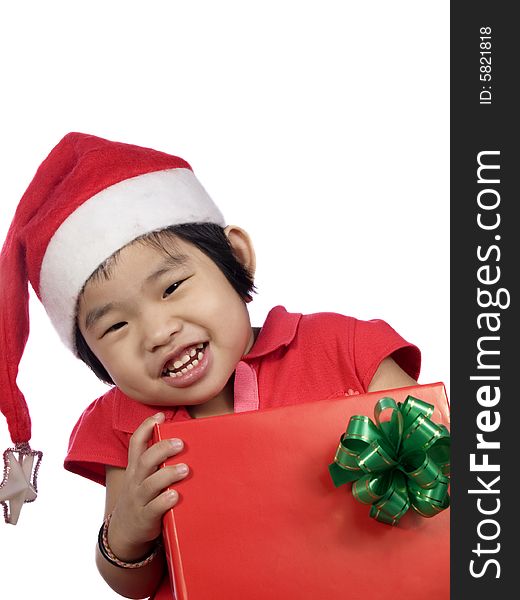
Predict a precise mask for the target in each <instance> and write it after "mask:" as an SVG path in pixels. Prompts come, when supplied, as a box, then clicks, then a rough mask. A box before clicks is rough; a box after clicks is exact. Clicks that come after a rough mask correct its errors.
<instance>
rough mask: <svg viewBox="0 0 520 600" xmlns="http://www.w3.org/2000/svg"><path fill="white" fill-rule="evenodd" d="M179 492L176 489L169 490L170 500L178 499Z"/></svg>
mask: <svg viewBox="0 0 520 600" xmlns="http://www.w3.org/2000/svg"><path fill="white" fill-rule="evenodd" d="M178 497H179V494H178V493H177V492H176V491H175V490H168V500H172V501H173V500H177V498H178Z"/></svg>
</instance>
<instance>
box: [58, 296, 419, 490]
mask: <svg viewBox="0 0 520 600" xmlns="http://www.w3.org/2000/svg"><path fill="white" fill-rule="evenodd" d="M390 355H391V356H392V357H393V359H394V360H395V361H396V362H397V364H399V366H400V367H401V368H402V369H403V370H404V371H406V372H407V373H408V374H409V375H410V376H411V377H413V378H414V379H417V378H418V376H419V369H420V352H419V350H418V348H417V347H416V346H414V345H412V344H410V343H408V342H407V341H405V340H404V339H403V338H402V337H401V336H400V335H399V334H398V333H397V332H396V331H394V330H393V329H392V328H391V327H390V326H389V325H388V324H387V323H385V322H384V321H381V320H372V321H360V320H358V319H354V318H352V317H346V316H343V315H338V314H335V313H316V314H311V315H302V314H299V313H288V312H287V311H286V310H285V309H284V308H283V307H282V306H277V307H275V308H273V309H272V310H271V311H270V312H269V314H268V316H267V319H266V321H265V323H264V326H263V327H262V329H261V331H260V333H259V335H258V337H257V339H256V342H255V343H254V345H253V347H252V348H251V351H250V352H249V354H247V355H246V356H244V357H243V358H242V360H241V361H240V362H239V363H238V365H237V369H236V373H235V412H241V411H243V410H256V409H261V408H268V407H275V406H284V405H288V404H298V403H303V402H312V401H314V400H325V399H329V398H336V397H338V396H344V395H350V394H357V393H364V392H366V391H367V388H368V385H369V383H370V381H371V379H372V377H373V375H374V373H375V372H376V370H377V368H378V366H379V364H380V363H381V361H382V360H383V359H384V358H386V357H388V356H390ZM158 410H161V411H162V412H164V413H165V415H166V420H184V419H189V418H190V415H189V413H188V411H187V410H186V408H185V407H183V406H181V407H176V408H172V409H170V410H167V409H165V408H164V407H159V409H158V408H157V407H153V406H148V405H145V404H140V403H139V402H136V401H134V400H132V399H130V398H128V397H127V396H125V395H124V394H123V393H122V392H121V391H120V390H119V389H118V388H112V389H111V390H110V391H109V392H107V393H106V394H105V395H104V396H102V397H101V398H98V399H97V400H95V401H94V402H93V403H92V404H91V405H90V406H89V407H88V408H87V409H86V410H85V412H84V413H83V414H82V416H81V418H80V419H79V421H78V423H77V424H76V426H75V427H74V430H73V432H72V434H71V438H70V443H69V450H68V454H67V457H66V459H65V468H66V469H68V470H69V471H72V472H73V473H78V474H79V475H83V476H84V477H88V478H89V479H92V480H93V481H97V482H98V483H102V484H104V482H105V465H111V466H115V467H122V468H124V467H126V465H127V455H128V442H129V439H130V436H131V434H132V433H133V432H134V431H135V430H136V428H137V427H138V426H139V425H140V424H141V423H142V422H143V421H144V419H146V418H147V417H150V416H152V415H154V414H155V413H156V412H157V411H158Z"/></svg>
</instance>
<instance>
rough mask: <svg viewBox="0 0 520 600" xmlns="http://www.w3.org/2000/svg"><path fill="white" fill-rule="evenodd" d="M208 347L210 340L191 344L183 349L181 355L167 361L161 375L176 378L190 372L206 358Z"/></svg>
mask: <svg viewBox="0 0 520 600" xmlns="http://www.w3.org/2000/svg"><path fill="white" fill-rule="evenodd" d="M207 347H208V342H204V343H201V344H196V345H195V346H189V347H188V348H186V349H185V350H184V351H183V353H182V355H181V356H180V357H178V358H176V359H175V360H170V361H168V362H167V363H166V365H165V366H164V369H163V371H162V373H161V376H162V377H172V378H175V377H182V376H183V375H185V374H186V373H189V372H190V371H192V370H193V369H194V368H195V367H196V366H197V365H198V364H199V363H200V361H201V360H202V359H203V358H204V352H205V350H206V348H207Z"/></svg>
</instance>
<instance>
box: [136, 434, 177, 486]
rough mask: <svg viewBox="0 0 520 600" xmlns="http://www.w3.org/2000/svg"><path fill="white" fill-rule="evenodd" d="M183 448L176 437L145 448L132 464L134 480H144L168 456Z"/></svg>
mask: <svg viewBox="0 0 520 600" xmlns="http://www.w3.org/2000/svg"><path fill="white" fill-rule="evenodd" d="M182 448H183V443H182V440H179V439H177V438H174V439H171V440H161V441H160V442H157V443H156V444H153V446H150V447H149V448H147V449H146V450H145V451H144V452H143V453H142V454H141V455H140V456H139V457H138V458H137V460H136V461H135V463H134V464H133V465H132V469H133V473H134V476H135V479H134V480H135V481H136V482H137V483H139V482H142V481H144V480H145V479H146V478H147V477H148V476H149V475H151V474H152V473H155V471H157V469H158V468H159V467H160V466H161V465H162V464H163V463H164V462H165V461H166V460H167V459H169V458H171V457H172V456H174V455H175V454H178V453H179V452H180V451H181V450H182Z"/></svg>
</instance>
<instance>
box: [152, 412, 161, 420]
mask: <svg viewBox="0 0 520 600" xmlns="http://www.w3.org/2000/svg"><path fill="white" fill-rule="evenodd" d="M152 419H154V421H157V422H158V423H160V422H161V421H162V420H163V419H164V413H162V412H160V413H157V414H155V415H154V416H153V417H152Z"/></svg>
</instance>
